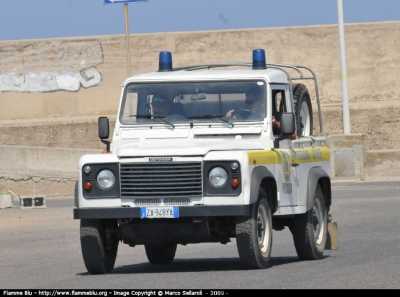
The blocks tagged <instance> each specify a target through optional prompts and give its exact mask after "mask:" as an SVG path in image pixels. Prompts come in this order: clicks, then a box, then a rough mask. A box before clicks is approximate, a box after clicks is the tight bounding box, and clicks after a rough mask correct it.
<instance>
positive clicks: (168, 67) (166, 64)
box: [158, 52, 173, 72]
mask: <svg viewBox="0 0 400 297" xmlns="http://www.w3.org/2000/svg"><path fill="white" fill-rule="evenodd" d="M172 70H173V69H172V55H171V52H160V57H159V64H158V71H159V72H164V71H172Z"/></svg>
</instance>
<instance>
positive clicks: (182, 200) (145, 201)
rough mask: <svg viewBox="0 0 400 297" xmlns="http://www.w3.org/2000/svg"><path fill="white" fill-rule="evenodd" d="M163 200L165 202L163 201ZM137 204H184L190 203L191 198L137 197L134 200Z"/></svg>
mask: <svg viewBox="0 0 400 297" xmlns="http://www.w3.org/2000/svg"><path fill="white" fill-rule="evenodd" d="M162 200H163V202H162ZM133 203H134V205H135V206H160V205H162V204H164V205H165V206H171V205H173V206H184V205H190V199H189V198H164V199H152V198H149V199H142V198H140V199H135V200H134V202H133Z"/></svg>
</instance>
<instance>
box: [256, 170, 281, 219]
mask: <svg viewBox="0 0 400 297" xmlns="http://www.w3.org/2000/svg"><path fill="white" fill-rule="evenodd" d="M260 187H261V188H263V189H264V191H265V193H266V194H267V196H268V203H269V207H270V208H271V212H272V213H274V212H276V211H277V209H278V197H277V186H276V180H275V177H274V176H273V174H272V173H271V171H269V170H268V169H267V168H266V167H264V166H257V167H256V168H254V170H253V173H252V175H251V188H250V204H253V203H255V202H257V199H258V191H259V189H260Z"/></svg>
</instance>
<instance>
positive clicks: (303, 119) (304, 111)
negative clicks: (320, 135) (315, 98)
mask: <svg viewBox="0 0 400 297" xmlns="http://www.w3.org/2000/svg"><path fill="white" fill-rule="evenodd" d="M300 124H301V125H302V128H301V136H310V111H309V109H308V105H307V103H306V102H303V103H302V104H301V108H300Z"/></svg>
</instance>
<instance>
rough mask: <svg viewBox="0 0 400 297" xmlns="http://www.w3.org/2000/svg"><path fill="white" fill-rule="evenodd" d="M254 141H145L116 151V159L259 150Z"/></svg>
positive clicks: (260, 144) (260, 147)
mask: <svg viewBox="0 0 400 297" xmlns="http://www.w3.org/2000/svg"><path fill="white" fill-rule="evenodd" d="M263 148H264V147H263V145H262V143H261V142H260V141H258V140H256V139H242V138H238V139H221V138H219V139H181V140H178V139H173V140H169V141H166V140H165V139H163V140H159V139H157V140H145V141H139V142H136V143H130V144H126V145H124V146H121V147H120V148H119V149H118V150H117V156H118V157H144V156H204V155H206V154H207V153H208V152H210V151H237V150H261V149H263Z"/></svg>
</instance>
